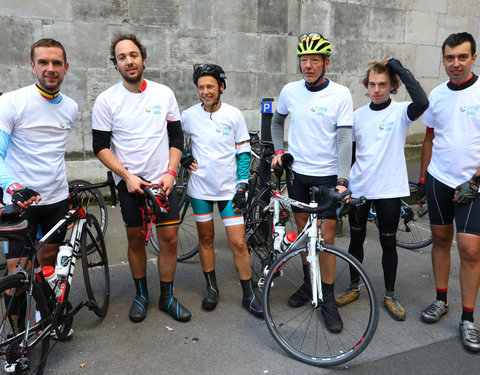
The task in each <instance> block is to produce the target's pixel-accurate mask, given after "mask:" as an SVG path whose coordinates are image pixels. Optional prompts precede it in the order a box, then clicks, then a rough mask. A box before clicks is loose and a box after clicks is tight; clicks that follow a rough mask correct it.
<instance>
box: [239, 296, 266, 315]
mask: <svg viewBox="0 0 480 375" xmlns="http://www.w3.org/2000/svg"><path fill="white" fill-rule="evenodd" d="M242 305H243V307H245V308H246V309H247V310H248V311H249V312H251V313H252V314H253V315H255V316H256V317H257V318H260V319H263V308H262V303H261V302H260V300H259V299H258V298H257V296H256V295H255V294H253V295H250V296H243V299H242Z"/></svg>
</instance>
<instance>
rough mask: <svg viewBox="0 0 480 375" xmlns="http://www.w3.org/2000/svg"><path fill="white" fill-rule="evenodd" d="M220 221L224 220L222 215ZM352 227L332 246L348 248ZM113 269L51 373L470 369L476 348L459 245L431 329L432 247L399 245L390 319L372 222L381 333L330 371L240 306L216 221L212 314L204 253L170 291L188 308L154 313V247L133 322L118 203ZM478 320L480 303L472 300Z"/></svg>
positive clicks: (111, 244) (369, 243)
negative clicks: (446, 308)
mask: <svg viewBox="0 0 480 375" xmlns="http://www.w3.org/2000/svg"><path fill="white" fill-rule="evenodd" d="M217 220H218V218H217ZM348 241H349V237H348V228H347V226H346V225H345V228H344V236H341V237H338V238H337V240H336V245H337V246H338V247H340V248H344V249H345V248H346V247H347V246H348ZM106 245H107V249H108V256H109V263H110V274H111V298H110V308H109V311H108V314H107V316H106V317H105V318H104V319H99V318H97V317H96V316H95V314H94V313H93V312H91V311H88V310H87V309H83V310H81V311H80V312H79V313H78V314H77V315H76V316H75V318H74V322H73V329H74V335H73V336H72V338H71V339H69V340H68V341H66V342H58V343H57V342H53V341H52V346H51V351H50V355H49V360H48V366H47V373H48V374H84V375H87V374H88V375H90V374H115V375H123V374H331V373H337V372H338V373H345V374H372V373H375V374H423V373H432V374H453V373H454V374H474V373H478V372H479V370H480V354H472V353H469V352H467V351H465V350H464V349H463V346H462V344H461V340H460V336H459V321H460V314H461V300H460V286H459V280H458V273H459V257H458V252H457V249H456V243H454V245H453V247H452V251H451V255H452V266H451V276H450V284H449V304H450V312H449V313H448V314H447V315H446V316H444V317H443V318H442V319H441V321H439V322H438V323H436V324H433V325H427V324H425V323H423V322H422V321H421V320H420V313H421V311H422V309H423V308H425V307H426V306H427V305H428V304H430V302H431V301H432V300H433V299H434V297H435V288H434V281H433V274H432V267H431V260H430V254H431V246H428V247H426V248H424V249H422V250H421V251H410V250H404V249H400V248H399V250H398V255H399V267H398V275H397V283H396V292H397V294H398V295H399V298H400V301H401V302H402V304H403V305H404V306H405V308H406V311H407V319H406V320H405V321H404V322H397V321H394V320H393V319H392V318H391V317H390V316H389V315H388V313H387V312H386V310H385V308H384V307H383V298H382V297H383V292H384V286H383V275H382V269H381V249H380V246H379V241H378V232H377V230H376V228H375V227H374V226H373V225H372V226H369V227H368V233H367V239H366V243H365V249H366V254H365V261H364V265H365V268H366V270H367V272H368V273H369V275H370V277H371V279H372V281H373V283H374V285H375V288H376V291H377V298H378V299H379V302H380V319H379V324H378V328H377V331H376V333H375V336H374V338H373V340H372V342H371V343H370V345H369V346H368V347H367V349H366V350H365V351H364V352H363V353H361V354H360V355H359V356H358V357H357V358H355V359H354V360H352V361H351V362H348V363H346V364H344V365H341V366H336V367H332V368H327V369H325V368H317V367H312V366H309V365H306V364H303V363H301V362H298V361H296V360H294V359H293V358H291V357H289V356H288V354H287V353H285V352H284V351H283V350H282V349H281V348H280V347H279V346H278V345H277V343H276V342H275V341H274V339H273V338H272V336H271V335H270V333H269V331H268V329H267V328H266V327H265V323H264V321H263V320H260V319H257V318H255V317H254V316H253V315H251V314H249V313H248V312H247V311H246V310H245V309H244V308H243V307H242V305H241V296H242V293H241V287H240V284H239V281H238V278H237V274H236V271H235V268H234V266H233V261H232V256H231V251H230V249H229V248H228V244H227V241H226V236H225V232H224V229H223V225H222V224H221V223H218V225H217V226H216V240H215V249H216V270H217V280H218V284H219V288H220V302H219V304H218V306H217V308H216V309H215V310H214V311H211V312H206V311H203V310H202V309H201V301H202V298H203V293H204V287H205V286H204V277H203V273H202V270H201V266H200V262H199V258H198V255H197V256H195V257H194V258H192V259H190V260H188V261H186V262H183V263H179V264H178V266H177V272H176V278H175V284H174V287H175V289H174V294H175V295H176V297H177V298H178V299H179V300H180V301H181V302H182V303H183V304H184V305H185V306H187V307H188V308H189V309H190V311H191V312H192V319H191V321H189V322H187V323H179V322H177V321H175V320H174V319H173V318H171V317H170V316H169V315H167V314H165V313H163V312H161V311H160V310H159V309H158V297H159V279H158V273H157V262H156V255H155V254H154V252H153V250H152V248H147V251H148V256H149V260H148V269H147V278H148V285H149V291H150V306H149V310H148V315H147V318H146V319H145V321H143V322H142V323H132V322H130V320H129V319H128V311H129V308H130V304H131V302H132V299H133V297H134V295H135V288H134V285H133V281H132V278H131V274H130V271H129V267H128V262H127V257H126V237H125V231H124V228H123V223H122V220H121V216H120V209H119V208H118V207H117V208H114V209H112V208H109V224H108V231H107V236H106ZM81 279H82V276H81V273H78V274H76V275H75V278H74V289H75V288H76V294H75V295H76V296H78V298H81V297H82V293H84V291H83V285H82V283H83V281H82V280H81ZM476 307H477V309H476V310H477V311H476V313H475V318H476V321H478V322H480V314H479V311H480V308H479V306H478V303H477V305H476Z"/></svg>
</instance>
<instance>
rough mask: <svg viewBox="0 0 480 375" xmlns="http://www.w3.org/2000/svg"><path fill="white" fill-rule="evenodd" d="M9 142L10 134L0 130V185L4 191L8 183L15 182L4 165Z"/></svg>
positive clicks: (8, 185)
mask: <svg viewBox="0 0 480 375" xmlns="http://www.w3.org/2000/svg"><path fill="white" fill-rule="evenodd" d="M9 142H10V134H8V133H6V132H4V131H3V130H0V187H1V188H2V189H3V190H4V191H7V189H8V188H9V187H10V185H12V184H14V183H15V182H17V181H16V180H15V179H14V178H13V176H12V175H11V174H10V171H9V170H8V168H7V166H6V165H5V157H6V156H7V150H8V144H9Z"/></svg>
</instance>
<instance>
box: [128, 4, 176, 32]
mask: <svg viewBox="0 0 480 375" xmlns="http://www.w3.org/2000/svg"><path fill="white" fill-rule="evenodd" d="M129 2H130V23H132V24H135V25H149V26H160V25H168V26H178V25H179V19H180V17H179V0H129Z"/></svg>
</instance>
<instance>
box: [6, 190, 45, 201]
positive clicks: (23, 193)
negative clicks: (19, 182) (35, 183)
mask: <svg viewBox="0 0 480 375" xmlns="http://www.w3.org/2000/svg"><path fill="white" fill-rule="evenodd" d="M36 195H40V194H38V193H37V192H36V191H35V190H32V189H29V188H24V189H20V190H17V191H15V192H14V193H13V195H12V203H13V204H17V202H21V203H23V202H25V201H28V200H29V199H30V198H31V197H34V196H36Z"/></svg>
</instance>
